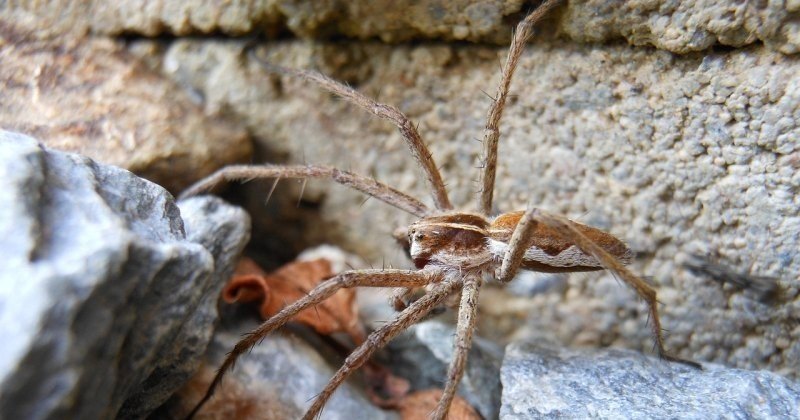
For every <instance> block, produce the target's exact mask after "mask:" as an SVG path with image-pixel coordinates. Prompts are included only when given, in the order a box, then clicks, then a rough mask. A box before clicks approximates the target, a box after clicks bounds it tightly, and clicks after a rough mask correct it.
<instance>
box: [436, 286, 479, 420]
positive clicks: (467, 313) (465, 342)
mask: <svg viewBox="0 0 800 420" xmlns="http://www.w3.org/2000/svg"><path fill="white" fill-rule="evenodd" d="M480 288H481V277H480V276H479V275H471V276H467V278H465V279H464V288H463V290H462V291H461V303H460V304H459V307H458V324H457V325H456V341H455V343H454V344H453V360H452V361H451V362H450V367H449V368H448V370H447V383H446V384H445V386H444V392H442V398H441V399H440V400H439V403H438V404H437V405H436V411H434V412H433V415H432V416H431V418H432V419H434V420H440V419H444V418H445V417H447V412H448V411H450V404H452V403H453V397H454V396H455V395H456V389H457V388H458V384H459V383H461V377H462V376H464V367H465V366H466V363H467V356H468V355H469V349H470V348H471V347H472V335H473V333H474V332H475V319H476V318H477V315H478V292H479V291H480Z"/></svg>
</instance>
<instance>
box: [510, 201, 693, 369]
mask: <svg viewBox="0 0 800 420" xmlns="http://www.w3.org/2000/svg"><path fill="white" fill-rule="evenodd" d="M532 217H533V220H534V221H536V222H541V223H544V224H545V225H547V226H549V227H550V228H551V229H553V230H555V231H556V232H558V234H559V235H561V236H562V237H564V238H567V239H569V241H570V242H572V243H574V244H575V245H577V246H578V248H580V249H581V251H583V252H584V253H586V254H588V255H591V256H593V257H594V258H596V259H597V261H599V262H600V263H601V264H602V265H603V267H605V268H606V269H607V270H609V271H611V272H612V273H614V274H615V275H616V276H617V277H618V278H620V279H622V280H623V281H624V282H625V283H627V284H628V285H629V286H630V287H632V288H633V290H635V291H636V294H638V295H639V296H641V297H642V299H644V300H645V302H646V303H647V306H648V308H649V311H650V322H651V328H652V333H653V339H654V340H655V347H656V351H657V352H658V355H659V356H660V357H661V358H662V359H665V360H669V361H672V362H679V363H683V364H686V365H689V366H692V367H695V368H698V369H700V368H701V366H700V365H699V364H698V363H696V362H693V361H690V360H684V359H680V358H677V357H675V356H672V355H671V354H669V352H667V350H666V349H665V348H664V337H663V335H662V330H661V320H660V319H659V317H658V300H657V299H656V291H655V290H654V289H653V288H652V287H650V285H649V284H647V283H646V282H645V281H644V280H642V279H640V278H639V277H638V276H636V275H635V274H633V273H632V272H631V271H630V270H628V269H627V268H625V265H623V264H622V263H621V262H620V261H619V260H618V259H617V258H614V256H612V255H611V254H609V253H608V252H607V251H606V250H604V249H603V248H602V247H601V246H600V245H598V244H597V243H595V242H594V241H592V240H591V239H589V238H588V237H586V235H584V234H583V233H581V232H580V231H579V230H578V229H576V228H575V226H574V224H573V223H572V222H571V221H570V220H569V219H567V218H565V217H562V216H557V215H554V214H550V213H546V212H543V211H541V210H540V211H536V212H534V213H533V214H532ZM514 233H516V231H515V232H514Z"/></svg>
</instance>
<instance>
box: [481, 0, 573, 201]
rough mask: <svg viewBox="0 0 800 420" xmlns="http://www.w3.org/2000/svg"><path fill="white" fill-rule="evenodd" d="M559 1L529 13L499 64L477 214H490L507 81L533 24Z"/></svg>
mask: <svg viewBox="0 0 800 420" xmlns="http://www.w3.org/2000/svg"><path fill="white" fill-rule="evenodd" d="M560 1H561V0H547V1H546V2H544V3H542V4H541V5H540V6H539V7H538V8H537V9H536V10H534V11H533V13H531V14H529V15H528V16H526V17H525V19H524V20H523V21H522V22H520V23H519V24H518V25H517V29H516V31H514V38H513V39H512V40H511V46H510V47H509V49H508V56H506V62H505V64H504V65H503V73H502V75H501V77H500V85H499V86H498V87H497V92H496V94H495V97H494V98H493V101H492V105H491V106H490V107H489V113H488V115H487V116H486V128H485V130H484V134H483V157H482V162H481V167H482V173H481V180H480V182H481V190H480V194H479V197H478V211H480V212H481V214H483V215H489V213H491V212H492V196H493V195H494V180H495V174H496V171H497V144H498V140H499V138H500V119H501V118H502V117H503V109H505V106H506V100H507V99H508V90H509V88H510V87H511V79H512V77H513V76H514V71H515V70H516V69H517V64H518V63H519V58H520V56H521V55H522V50H523V49H524V48H525V43H526V42H527V41H528V39H529V38H530V37H531V35H532V34H533V25H535V24H536V22H538V21H539V20H541V19H542V18H543V17H544V16H546V15H547V13H548V12H549V11H550V10H552V9H553V8H554V7H555V6H557V5H558V3H560Z"/></svg>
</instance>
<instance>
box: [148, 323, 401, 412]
mask: <svg viewBox="0 0 800 420" xmlns="http://www.w3.org/2000/svg"><path fill="white" fill-rule="evenodd" d="M229 324H230V325H227V326H226V327H224V328H220V329H219V330H218V331H217V333H216V334H215V336H214V341H213V342H212V343H211V345H210V346H209V349H208V353H207V354H206V363H207V364H206V365H205V366H204V367H203V368H202V369H201V370H200V371H199V374H198V375H197V376H196V377H195V378H193V379H192V382H191V383H189V384H188V386H187V387H185V388H183V389H182V390H181V391H180V392H179V393H178V394H177V397H176V398H174V399H173V400H172V401H170V402H169V403H168V404H167V405H165V407H164V409H163V411H161V412H160V417H163V418H182V417H183V416H185V415H186V413H187V412H188V411H189V409H190V408H191V407H193V406H194V403H195V402H196V401H197V400H199V398H200V397H201V396H202V395H203V393H204V392H205V390H206V388H207V385H208V383H209V382H210V381H211V378H212V377H213V374H214V371H215V368H216V367H217V366H219V365H220V364H222V360H223V358H224V357H225V355H226V354H227V353H228V352H229V351H230V349H232V348H233V346H234V345H235V344H236V343H237V342H238V341H239V340H240V339H241V337H242V334H245V333H246V332H248V331H251V330H253V329H254V328H256V326H257V324H255V323H252V322H239V323H238V325H234V324H231V323H229ZM317 350H318V349H315V348H313V347H312V346H311V345H309V344H308V343H306V342H305V341H303V340H301V339H300V338H298V337H295V336H291V335H280V334H273V335H271V336H269V337H267V338H265V339H264V341H262V342H261V343H260V344H259V345H257V346H255V347H254V348H253V350H252V351H250V352H248V353H247V354H246V355H244V356H243V357H242V358H241V359H239V360H238V361H237V362H236V367H235V368H234V369H233V370H232V371H231V372H230V373H228V374H227V375H226V376H225V380H224V381H223V383H222V385H221V387H220V389H219V391H218V392H217V393H216V394H215V396H214V397H213V398H212V399H211V400H209V402H208V404H207V405H206V406H205V407H204V409H203V410H202V411H201V412H200V413H198V418H203V419H230V418H247V419H265V420H269V419H294V418H300V417H301V416H302V415H303V413H304V412H305V410H306V409H307V408H308V406H309V405H311V402H312V400H313V397H314V396H315V395H316V394H317V393H319V392H320V390H322V388H324V387H325V384H326V383H327V382H328V380H329V379H330V377H331V376H333V374H334V372H335V370H334V369H333V368H332V367H331V366H330V365H329V364H328V363H327V362H326V361H325V360H324V359H323V358H322V357H321V356H320V355H319V354H318V353H317ZM357 389H358V388H357V387H354V386H353V385H351V384H350V383H345V384H343V385H342V386H341V387H340V388H339V389H338V390H337V391H336V393H335V394H333V397H332V398H331V399H330V401H328V403H327V404H326V405H325V409H324V410H323V412H322V416H323V418H325V419H332V420H351V419H362V418H364V419H367V418H368V419H396V418H398V417H397V414H396V413H395V412H393V411H382V410H380V409H378V408H376V407H375V406H373V405H372V404H371V403H370V402H369V401H368V400H367V399H366V397H365V396H364V395H363V394H361V393H359V391H358V390H357Z"/></svg>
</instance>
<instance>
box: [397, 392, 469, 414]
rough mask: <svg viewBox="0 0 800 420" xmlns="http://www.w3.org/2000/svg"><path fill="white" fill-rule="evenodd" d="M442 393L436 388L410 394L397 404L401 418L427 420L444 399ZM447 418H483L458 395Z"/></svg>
mask: <svg viewBox="0 0 800 420" xmlns="http://www.w3.org/2000/svg"><path fill="white" fill-rule="evenodd" d="M442 392H443V391H442V390H441V389H439V388H436V389H426V390H423V391H417V392H414V393H412V394H409V395H408V396H406V397H405V398H403V399H402V400H401V401H400V402H399V403H398V404H397V411H398V412H400V418H401V419H402V420H427V419H428V418H430V416H431V413H433V411H434V410H435V409H436V404H437V403H438V402H439V399H440V398H442ZM447 418H448V419H450V420H480V419H481V416H480V415H478V413H477V412H476V411H475V409H474V408H472V406H470V405H469V404H468V403H467V402H466V401H465V400H464V399H463V398H461V397H459V396H458V395H456V396H455V398H453V404H452V405H451V406H450V413H449V414H448V415H447Z"/></svg>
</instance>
